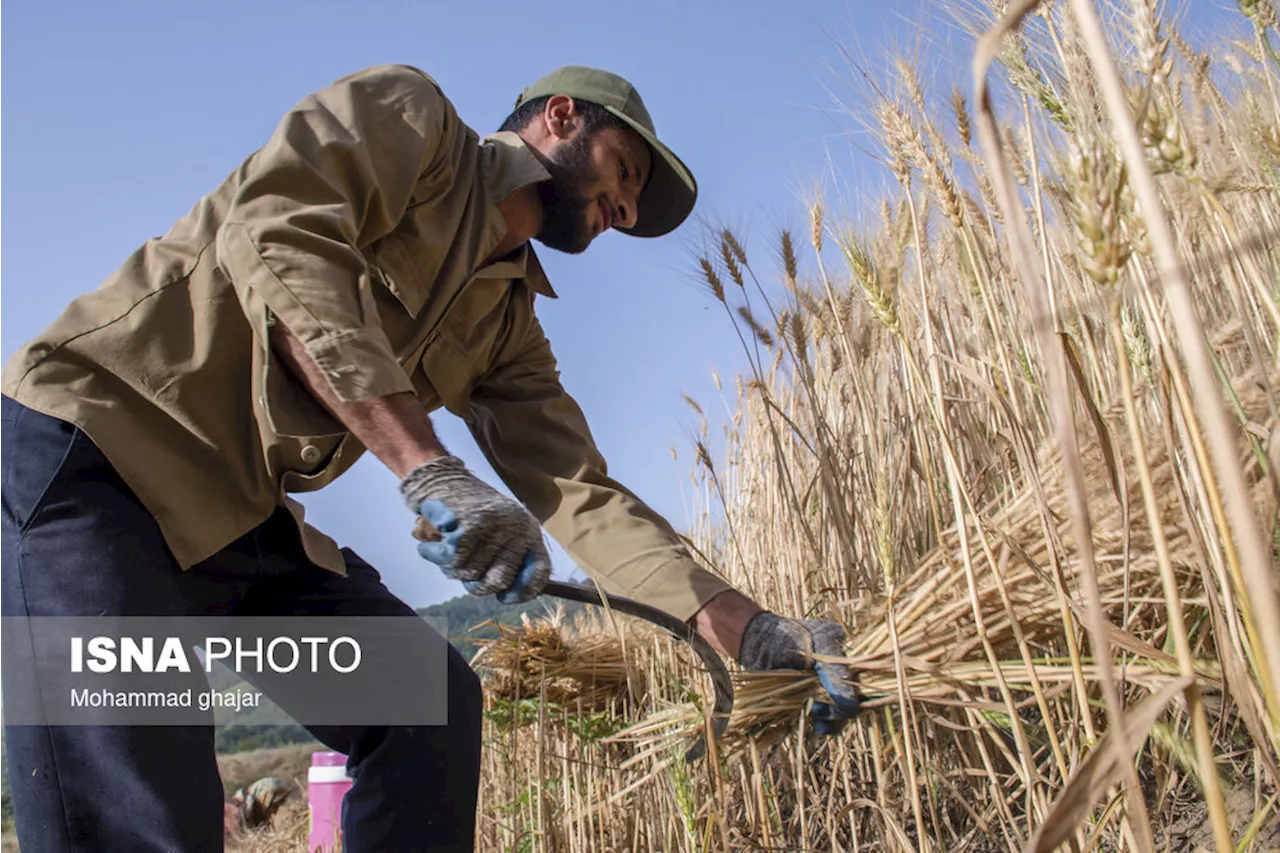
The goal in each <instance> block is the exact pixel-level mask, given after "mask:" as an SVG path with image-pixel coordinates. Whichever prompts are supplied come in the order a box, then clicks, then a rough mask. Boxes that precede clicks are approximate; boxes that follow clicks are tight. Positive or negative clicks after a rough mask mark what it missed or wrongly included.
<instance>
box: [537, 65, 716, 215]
mask: <svg viewBox="0 0 1280 853" xmlns="http://www.w3.org/2000/svg"><path fill="white" fill-rule="evenodd" d="M548 95H568V96H570V97H571V98H576V99H580V100H583V101H591V102H592V103H595V104H599V105H600V106H602V107H604V108H605V109H606V110H608V111H609V112H610V113H612V114H613V115H615V116H617V117H618V118H619V119H621V120H622V121H624V122H626V123H627V125H628V126H629V127H631V129H632V130H634V131H635V132H636V133H638V134H640V137H641V138H642V139H644V141H645V142H647V143H648V144H649V150H650V151H652V152H653V168H652V171H651V174H650V175H649V180H648V183H646V184H645V187H644V189H643V190H641V192H640V199H639V202H638V203H637V205H636V207H637V209H636V224H635V226H634V227H632V228H619V229H618V230H619V231H622V232H624V233H626V234H631V235H632V236H635V237H659V236H661V235H663V234H666V233H668V232H670V231H674V230H675V228H676V227H677V226H678V225H679V224H680V223H681V222H684V220H685V218H686V217H688V215H689V213H690V212H691V211H692V210H693V205H694V202H695V201H697V199H698V184H697V182H696V181H694V179H693V174H692V173H691V172H690V171H689V168H688V167H687V166H685V164H684V163H682V162H681V161H680V158H679V157H677V156H676V155H675V154H674V153H673V152H672V151H671V149H670V148H668V147H667V146H665V145H663V144H662V143H661V142H660V141H659V140H658V135H657V133H656V132H655V131H654V129H653V119H652V118H650V116H649V111H648V110H647V109H645V106H644V101H642V100H640V93H639V92H637V91H636V90H635V87H634V86H632V85H631V84H630V83H629V82H627V81H626V80H624V79H623V78H621V77H619V76H618V75H617V74H611V73H609V72H608V71H601V70H600V69H598V68H587V67H585V66H582V65H566V66H564V67H563V68H557V69H556V70H555V71H552V72H551V73H550V74H548V75H547V76H545V77H543V78H542V79H541V80H538V81H537V82H536V83H534V84H533V85H532V86H530V87H529V88H527V89H525V90H524V91H523V92H522V93H521V94H520V97H519V98H517V99H516V106H517V107H519V106H520V105H521V104H523V103H524V102H525V101H530V100H533V99H534V98H541V97H544V96H548Z"/></svg>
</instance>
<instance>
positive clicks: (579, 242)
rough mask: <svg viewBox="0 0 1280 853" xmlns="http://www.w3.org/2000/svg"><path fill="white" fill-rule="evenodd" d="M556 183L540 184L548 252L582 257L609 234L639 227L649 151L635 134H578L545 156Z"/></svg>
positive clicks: (615, 130) (607, 130)
mask: <svg viewBox="0 0 1280 853" xmlns="http://www.w3.org/2000/svg"><path fill="white" fill-rule="evenodd" d="M544 165H545V166H546V167H547V170H548V171H549V172H550V173H551V179H550V180H547V181H543V182H542V183H540V184H538V196H539V198H540V199H541V201H542V227H541V229H540V230H539V231H538V234H537V239H538V240H539V241H540V242H541V243H542V244H543V245H545V246H548V247H549V248H552V249H558V250H560V251H562V252H569V253H572V254H577V253H578V252H582V251H584V250H585V249H586V248H587V246H589V245H590V244H591V241H592V240H594V239H595V238H596V237H597V236H599V235H600V234H603V233H604V232H605V231H607V230H609V229H610V228H614V227H620V228H629V227H631V226H632V225H634V224H635V222H636V202H637V199H638V198H639V196H640V191H641V190H642V189H643V188H644V185H645V181H647V180H648V179H649V171H650V169H651V168H652V155H651V154H650V151H649V146H648V145H647V144H645V141H644V140H643V139H641V138H640V135H639V134H638V133H636V132H635V131H633V130H631V129H630V128H623V127H603V128H600V129H598V130H596V131H595V132H594V133H591V134H587V133H584V132H583V131H582V130H581V129H579V130H578V131H577V132H576V133H574V134H573V135H572V136H570V137H568V138H566V139H563V140H560V141H559V142H557V143H556V144H555V146H554V147H552V148H551V149H550V150H548V151H547V152H546V161H545V162H544Z"/></svg>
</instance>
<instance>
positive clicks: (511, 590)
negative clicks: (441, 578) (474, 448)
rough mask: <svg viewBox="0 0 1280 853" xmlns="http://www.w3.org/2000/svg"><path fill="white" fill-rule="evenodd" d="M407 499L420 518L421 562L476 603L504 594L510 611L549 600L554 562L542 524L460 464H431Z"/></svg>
mask: <svg viewBox="0 0 1280 853" xmlns="http://www.w3.org/2000/svg"><path fill="white" fill-rule="evenodd" d="M400 493H401V494H403V495H404V499H405V501H406V502H407V503H408V504H409V508H410V509H411V510H413V511H414V512H416V513H418V515H419V516H420V518H419V519H418V523H417V525H416V526H415V527H414V537H415V538H417V539H418V540H420V541H419V544H418V554H419V555H421V556H422V558H423V559H425V560H430V561H431V562H433V563H435V564H436V565H438V566H440V567H441V568H442V569H443V570H444V573H445V574H446V575H447V576H448V577H451V578H456V579H458V580H460V581H462V582H463V586H465V587H466V588H467V591H468V592H470V593H471V594H472V595H493V594H494V593H497V595H498V600H499V601H501V602H502V603H503V604H515V603H518V602H522V601H529V600H531V599H533V598H535V597H536V596H538V595H539V594H540V593H541V592H542V588H543V587H544V586H546V583H547V579H548V578H549V577H550V576H551V558H550V557H549V556H548V554H547V548H546V545H545V544H544V543H543V541H542V528H541V526H540V525H539V524H538V521H537V519H535V518H534V517H533V516H532V515H530V514H529V511H528V510H527V509H525V508H524V507H523V506H521V505H520V504H519V503H517V502H516V501H514V500H512V499H511V498H509V497H507V496H506V495H504V494H502V493H501V492H499V491H497V490H496V489H494V488H493V487H492V486H489V485H488V484H487V483H484V482H482V481H481V480H479V479H478V478H477V477H476V476H475V475H474V474H472V473H471V472H470V471H468V470H467V467H466V466H465V465H464V464H463V463H462V460H461V459H458V458H457V457H455V456H442V457H439V458H436V459H432V460H429V461H427V462H424V463H423V464H421V465H419V466H418V467H417V468H414V469H413V470H412V471H410V472H409V474H408V475H407V476H406V477H405V478H404V480H402V481H401V483H400ZM432 528H434V530H432ZM437 531H438V532H437Z"/></svg>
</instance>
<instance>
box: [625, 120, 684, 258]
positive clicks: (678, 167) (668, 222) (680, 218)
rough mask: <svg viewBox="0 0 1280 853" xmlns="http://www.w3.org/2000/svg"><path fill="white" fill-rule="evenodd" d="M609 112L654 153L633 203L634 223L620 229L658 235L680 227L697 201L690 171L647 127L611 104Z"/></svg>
mask: <svg viewBox="0 0 1280 853" xmlns="http://www.w3.org/2000/svg"><path fill="white" fill-rule="evenodd" d="M605 109H606V110H608V111H609V112H610V113H611V114H613V115H615V116H617V117H618V118H620V119H622V120H623V121H625V122H626V123H627V126H628V127H630V128H631V129H632V130H634V131H635V132H636V133H638V134H640V138H642V139H643V140H644V141H645V142H646V143H648V145H649V150H650V151H652V152H653V167H652V168H653V174H651V175H650V176H649V182H648V183H647V184H645V188H644V189H643V190H642V191H641V192H640V199H639V201H638V203H637V205H636V208H637V209H636V224H635V225H634V226H633V227H631V228H619V229H618V230H619V231H621V232H623V233H624V234H630V235H631V236H633V237H661V236H662V235H663V234H669V233H670V232H672V231H674V230H675V229H676V228H678V227H679V226H680V223H682V222H684V221H685V219H687V218H688V217H689V214H690V213H692V212H693V205H694V203H695V202H696V201H697V200H698V184H697V182H696V181H695V180H694V179H693V173H692V172H690V171H689V168H688V167H687V166H685V164H684V163H683V162H681V160H680V158H679V157H677V156H676V155H675V154H674V153H673V152H672V151H671V149H670V148H668V147H667V146H665V145H663V144H662V143H661V142H660V141H658V137H656V136H654V135H653V133H651V132H650V131H649V129H648V128H646V127H644V126H643V125H641V124H639V123H637V122H635V121H633V120H632V119H631V118H630V117H629V116H627V115H626V114H625V113H623V112H621V111H620V110H615V109H614V108H613V107H605Z"/></svg>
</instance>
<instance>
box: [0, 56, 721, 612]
mask: <svg viewBox="0 0 1280 853" xmlns="http://www.w3.org/2000/svg"><path fill="white" fill-rule="evenodd" d="M547 176H548V175H547V172H546V171H545V169H544V168H543V167H542V165H541V163H540V162H539V160H538V159H537V157H536V156H535V155H534V154H533V153H532V152H531V151H530V150H529V149H528V148H527V147H526V146H525V144H524V143H523V142H522V141H521V139H520V137H519V136H517V135H516V134H513V133H498V134H494V135H493V136H490V137H487V138H486V139H484V140H483V141H482V140H481V139H480V138H479V137H478V136H477V134H476V133H475V131H473V130H472V129H471V128H469V127H467V126H466V125H465V124H463V123H462V121H461V120H460V119H459V117H458V115H457V113H456V112H455V111H454V108H453V106H452V104H450V103H449V101H448V100H447V99H446V98H445V97H444V95H443V94H442V93H441V91H440V89H439V88H438V86H437V85H436V83H435V81H433V80H432V79H431V78H430V77H428V76H427V75H426V74H424V73H422V72H421V71H418V70H417V69H414V68H409V67H406V66H379V67H376V68H371V69H367V70H365V71H361V72H359V73H357V74H353V75H351V76H350V77H347V78H344V79H343V80H340V81H338V82H337V83H335V84H333V85H332V86H330V87H328V88H326V89H324V90H322V91H320V92H317V93H315V94H313V95H311V96H309V97H307V98H305V99H304V100H302V101H301V102H300V103H299V104H298V105H297V106H296V107H294V108H293V109H292V110H291V111H290V112H289V113H288V114H287V115H286V116H285V117H284V119H283V120H282V121H281V123H280V125H279V126H278V127H277V129H276V131H275V133H274V134H273V135H272V137H271V139H270V141H269V142H268V143H267V144H266V146H265V147H263V148H262V149H260V150H259V151H257V152H255V153H254V154H253V155H251V156H250V157H249V158H248V159H247V160H245V161H244V163H242V164H241V165H240V166H239V167H238V168H237V169H236V170H235V171H234V172H232V173H231V174H230V175H229V176H227V178H226V179H225V180H224V181H223V182H222V184H221V186H219V187H218V188H217V189H216V190H214V191H213V192H212V193H210V194H209V195H207V196H205V197H204V198H202V199H201V200H200V201H199V202H197V204H196V206H195V207H194V208H193V209H192V210H191V212H190V213H189V214H187V215H186V216H185V217H184V218H182V219H181V220H179V221H178V223H177V224H176V225H174V227H173V228H172V229H171V230H170V231H169V233H168V234H166V235H165V236H163V237H161V238H158V239H152V240H148V241H147V242H146V244H145V245H143V246H142V248H140V249H139V250H138V251H137V252H135V253H134V254H133V256H132V257H130V258H129V259H128V260H127V261H126V262H125V264H124V266H122V267H121V268H120V269H119V270H118V271H116V273H115V274H114V275H112V276H111V277H110V278H108V279H107V281H106V282H105V283H104V284H103V285H102V286H101V287H100V288H99V289H97V290H95V291H93V292H91V293H88V294H86V295H84V296H81V297H79V298H78V299H76V300H75V301H73V302H72V303H71V304H70V305H69V306H68V308H67V309H66V311H64V312H63V314H62V316H61V317H59V318H58V320H56V321H55V322H54V323H53V325H51V326H50V327H49V328H48V329H46V330H45V331H44V333H43V334H41V335H40V336H39V337H38V338H37V339H36V340H34V341H33V342H31V343H30V344H28V345H27V346H26V347H24V348H23V349H22V350H21V351H19V352H18V353H17V354H16V355H15V356H14V357H13V358H12V359H11V360H10V361H9V363H8V364H7V365H6V366H5V369H4V376H3V391H4V393H5V394H7V395H9V396H10V397H13V398H14V399H16V400H18V401H19V402H21V403H23V404H24V405H26V406H29V407H31V408H33V409H36V410H38V411H41V412H44V413H45V414H48V415H52V416H54V417H57V418H61V419H63V420H65V421H69V422H71V423H74V424H76V425H78V426H79V427H80V428H81V429H83V430H84V431H85V433H86V434H87V435H88V436H89V437H90V438H91V439H92V440H93V441H94V443H95V444H97V445H98V447H99V448H100V449H101V450H102V452H103V453H104V454H105V455H106V456H107V458H108V459H109V460H110V461H111V463H112V464H113V465H114V466H115V468H116V469H117V471H118V472H119V473H120V475H121V477H123V479H124V480H125V482H126V483H127V484H128V485H129V486H130V487H131V488H132V489H133V491H134V492H135V493H136V494H137V496H138V498H139V499H140V500H141V501H142V503H143V504H144V505H145V506H146V507H147V509H148V510H149V511H150V512H151V513H152V514H153V515H154V516H155V518H156V521H157V522H158V523H159V526H160V529H161V531H162V532H163V534H164V537H165V540H166V542H167V543H168V545H169V547H170V549H171V550H172V552H173V554H174V556H175V557H176V558H177V560H178V562H179V564H180V565H181V566H182V568H183V569H187V568H190V567H191V566H192V565H194V564H196V563H199V562H200V561H201V560H204V559H206V558H208V557H210V556H211V555H213V554H214V553H216V552H217V551H219V550H220V549H221V548H223V547H224V546H226V545H227V544H228V543H230V542H231V541H232V540H234V539H236V538H237V537H239V536H241V535H242V534H244V533H246V532H248V531H249V530H251V529H253V528H254V527H256V526H257V525H258V524H260V523H261V522H263V521H264V520H265V519H266V518H267V517H268V516H270V515H271V513H272V512H273V511H274V510H275V509H276V507H278V506H281V505H283V506H287V507H288V508H289V509H290V510H291V512H292V513H293V515H294V516H295V517H296V518H297V520H298V523H299V526H300V529H301V531H302V537H303V542H304V544H305V546H306V550H307V554H308V555H309V556H310V557H311V559H312V560H314V561H315V562H316V563H317V564H319V565H321V566H323V567H325V568H327V569H330V570H332V571H335V572H338V573H340V574H341V573H344V572H345V567H344V565H343V562H342V558H341V556H340V554H339V551H338V548H337V545H336V544H335V543H334V542H333V541H332V540H331V539H329V538H328V537H327V536H324V535H323V534H321V533H319V531H317V530H315V529H314V528H312V527H310V526H309V525H307V524H306V523H305V522H304V521H303V517H302V515H303V514H302V507H301V505H300V504H298V503H297V502H296V501H293V500H291V499H289V498H288V497H287V496H286V495H287V493H290V492H308V491H313V490H315V489H319V488H320V487H322V486H325V485H327V484H328V483H330V482H332V481H333V480H334V479H335V478H336V477H338V476H339V475H340V474H342V473H343V472H345V471H346V470H347V469H349V468H350V467H351V465H352V464H353V463H354V462H355V461H356V459H357V458H358V457H359V456H360V454H361V453H363V452H364V448H363V447H362V446H361V445H360V443H359V442H358V441H357V440H356V439H355V437H354V436H352V435H350V434H349V433H347V432H346V431H345V429H344V428H343V426H342V425H341V424H340V423H339V422H338V421H336V420H335V419H334V418H333V417H331V416H330V415H329V414H327V413H326V412H325V411H324V410H323V409H322V408H321V406H320V405H319V404H318V403H317V402H316V401H315V399H314V398H312V397H311V396H310V395H309V394H308V393H307V392H306V390H305V389H304V388H303V386H302V385H301V384H300V383H298V382H297V381H296V380H295V379H294V378H293V376H292V375H291V374H290V373H289V371H288V370H287V369H286V368H285V367H284V365H283V363H282V362H281V361H280V360H278V358H277V357H276V356H275V355H274V354H273V353H272V350H271V348H270V346H269V345H268V330H269V327H270V326H271V325H272V324H273V323H277V322H279V323H283V324H284V325H285V326H286V327H287V328H288V329H289V330H290V331H291V332H292V333H293V334H294V336H295V337H297V338H298V340H300V341H301V342H302V343H303V344H304V345H305V346H306V349H307V351H308V352H309V353H310V355H311V357H312V359H314V361H315V362H316V364H317V365H318V366H319V367H320V369H321V370H322V371H323V372H324V375H325V376H326V377H327V378H328V381H329V384H330V386H331V387H332V388H333V391H334V392H335V393H336V394H337V396H338V397H339V398H340V399H342V400H344V401H351V402H355V401H359V400H365V399H369V398H372V397H377V396H384V395H388V394H394V393H397V392H403V391H408V392H413V393H415V394H416V395H417V396H418V398H419V399H420V400H421V401H422V403H423V405H424V406H425V407H426V408H427V410H428V411H432V410H435V409H437V408H440V407H442V406H443V407H444V408H446V409H448V410H449V411H450V412H452V413H453V414H455V415H458V416H459V417H461V418H463V419H464V420H465V421H466V423H467V424H468V425H469V427H470V428H471V431H472V433H473V435H474V436H475V438H476V441H477V442H478V443H479V445H480V447H481V449H482V450H483V451H484V453H485V455H486V457H487V458H488V459H489V461H490V462H491V464H492V465H493V467H494V470H496V471H497V472H498V474H499V475H500V476H501V477H502V479H503V480H504V481H505V482H506V483H507V485H508V487H509V488H510V489H511V490H512V492H513V493H514V494H515V495H516V496H517V497H518V498H519V499H520V500H521V501H522V502H523V503H524V504H525V505H526V506H527V507H528V508H529V509H530V511H531V512H532V513H533V514H534V515H535V516H536V517H537V518H538V519H539V520H540V521H541V522H542V523H543V524H544V525H545V526H546V528H547V530H548V531H549V532H550V533H551V534H552V535H553V536H554V537H555V538H556V539H557V540H558V541H559V542H560V543H561V544H562V545H563V546H564V548H565V550H567V551H568V552H569V553H570V554H571V555H572V556H573V558H574V560H575V561H577V562H578V563H579V564H580V565H581V566H582V567H583V568H584V569H585V570H587V571H588V572H589V573H590V574H591V575H592V576H593V577H594V578H595V579H596V580H597V581H598V582H599V583H600V584H601V586H602V587H603V588H604V589H605V590H606V591H607V592H611V593H615V594H622V595H627V596H630V597H634V598H637V599H639V600H641V601H645V602H647V603H649V604H652V605H654V606H656V607H659V608H661V609H663V610H666V611H668V612H670V613H671V614H673V615H675V616H677V617H679V618H681V619H687V618H689V617H690V616H691V615H692V614H693V613H695V612H696V611H697V610H698V609H699V608H700V607H701V606H702V605H703V604H705V603H706V602H707V601H708V600H709V599H711V598H712V597H713V596H715V595H717V594H718V593H720V592H722V591H724V590H725V589H728V588H729V587H728V586H727V585H726V584H725V583H724V582H723V581H722V580H720V579H719V578H717V577H716V576H714V575H712V574H711V573H709V572H707V571H705V570H704V569H702V568H700V567H699V565H698V564H697V563H696V562H695V561H694V560H693V558H692V557H691V556H690V555H689V553H688V551H687V550H686V548H685V547H684V545H683V544H682V542H681V540H680V538H679V537H678V536H677V534H676V533H675V532H674V531H673V530H672V528H671V527H670V525H669V524H668V523H667V522H666V521H665V520H664V519H662V518H661V517H660V516H659V515H657V514H656V513H655V512H653V510H651V509H650V508H649V507H647V506H645V504H644V503H642V502H641V501H640V500H639V499H638V498H636V497H635V496H634V495H633V494H631V493H630V492H629V491H627V490H626V489H625V488H624V487H623V486H622V485H620V484H619V483H617V482H615V481H614V480H612V479H610V477H609V475H608V473H607V470H606V466H605V461H604V459H603V458H602V457H601V455H600V452H599V451H598V450H597V449H596V446H595V443H594V441H593V439H592V437H591V433H590V431H589V430H588V428H587V423H586V420H585V419H584V417H583V414H582V411H581V410H580V409H579V407H578V405H577V404H576V403H575V402H574V401H573V399H572V398H571V397H570V396H569V395H568V394H566V393H565V391H564V389H563V388H562V387H561V385H560V381H559V374H558V372H557V370H556V361H555V358H554V356H553V355H552V353H551V347H550V345H549V344H548V342H547V339H546V337H545V335H544V334H543V330H542V327H541V325H540V324H539V322H538V319H537V317H536V316H535V314H534V300H535V298H536V297H537V296H538V295H541V296H547V297H554V295H555V294H554V292H553V291H552V289H551V285H550V284H549V283H548V281H547V278H546V276H545V275H544V273H543V271H542V268H541V266H540V265H539V263H538V258H537V256H536V255H535V254H534V252H533V249H532V248H531V247H530V246H528V245H525V246H524V247H522V248H521V249H519V250H518V251H517V252H515V253H513V254H512V255H509V256H507V257H506V258H504V259H502V260H500V261H498V262H496V263H492V264H489V265H487V266H484V267H481V264H482V263H483V261H484V259H485V258H486V257H488V256H489V254H490V253H491V252H492V250H493V249H494V247H495V246H496V245H497V244H498V242H499V241H500V240H501V239H502V237H503V236H504V234H505V232H506V224H505V222H504V220H503V217H502V215H501V213H500V212H499V210H498V208H497V202H498V201H500V200H501V199H503V198H504V197H506V196H507V195H509V194H510V193H512V192H513V191H515V190H517V189H519V188H520V187H523V186H526V185H528V184H530V183H532V182H535V181H539V180H543V179H545V178H546V177H547ZM405 559H406V560H410V559H417V557H416V556H414V555H413V550H412V541H411V539H410V538H409V524H408V523H407V520H406V525H405Z"/></svg>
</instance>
